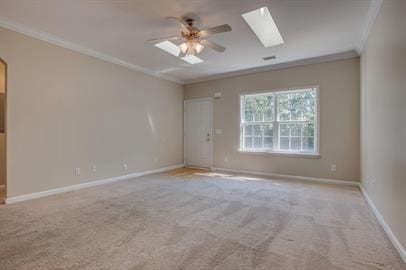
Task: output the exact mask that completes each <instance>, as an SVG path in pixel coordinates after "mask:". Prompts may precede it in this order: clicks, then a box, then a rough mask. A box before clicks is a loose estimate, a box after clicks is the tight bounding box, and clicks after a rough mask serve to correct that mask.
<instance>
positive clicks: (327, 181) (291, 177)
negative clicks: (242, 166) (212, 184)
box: [212, 168, 359, 186]
mask: <svg viewBox="0 0 406 270" xmlns="http://www.w3.org/2000/svg"><path fill="white" fill-rule="evenodd" d="M212 170H214V171H224V172H234V173H245V174H254V175H261V176H268V177H273V178H279V179H286V180H297V181H306V182H316V183H324V184H335V185H347V186H358V184H359V183H358V182H353V181H346V180H333V179H323V178H316V177H306V176H296V175H286V174H274V173H267V172H258V171H248V170H236V169H227V168H212Z"/></svg>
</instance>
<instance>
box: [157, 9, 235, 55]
mask: <svg viewBox="0 0 406 270" xmlns="http://www.w3.org/2000/svg"><path fill="white" fill-rule="evenodd" d="M168 19H171V20H175V21H176V22H178V23H179V24H180V25H181V27H182V30H181V35H180V36H176V37H165V38H157V39H151V40H149V42H153V43H156V42H158V41H169V40H183V43H181V44H180V45H179V46H178V47H179V49H180V52H181V55H179V57H181V58H182V57H183V58H184V57H188V56H195V55H196V54H199V53H201V52H202V51H203V49H204V48H206V47H208V48H211V49H212V50H215V51H217V52H220V53H221V52H224V51H225V48H224V47H223V46H221V45H219V44H217V43H214V42H212V41H210V40H208V39H207V37H208V36H211V35H214V34H220V33H224V32H229V31H231V26H229V25H228V24H223V25H219V26H215V27H210V28H206V29H203V30H200V29H199V28H197V27H195V26H194V23H195V20H194V19H191V18H187V19H186V20H184V19H180V18H177V17H169V18H168ZM157 47H159V46H157ZM159 48H161V47H159ZM161 49H162V48H161Z"/></svg>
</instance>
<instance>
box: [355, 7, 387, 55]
mask: <svg viewBox="0 0 406 270" xmlns="http://www.w3.org/2000/svg"><path fill="white" fill-rule="evenodd" d="M382 3H383V0H372V4H371V7H370V9H369V12H368V16H367V20H366V23H365V27H364V31H363V32H362V35H361V39H360V41H359V43H358V45H357V53H358V54H359V55H361V54H362V52H363V50H364V48H365V44H366V43H367V41H368V37H369V34H370V33H371V30H372V27H373V26H374V23H375V21H376V18H377V17H378V13H379V10H380V9H381V7H382Z"/></svg>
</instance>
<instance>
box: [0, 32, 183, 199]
mask: <svg viewBox="0 0 406 270" xmlns="http://www.w3.org/2000/svg"><path fill="white" fill-rule="evenodd" d="M0 40H1V41H2V42H0V54H1V55H0V57H1V58H2V59H4V60H5V61H6V62H7V64H8V89H7V93H8V106H7V109H8V113H7V117H8V119H7V120H8V121H7V122H8V133H7V135H8V145H7V159H8V167H7V179H8V180H7V191H8V197H13V196H17V195H23V194H27V193H33V192H39V191H44V190H49V189H53V188H59V187H65V186H70V185H75V184H80V183H84V182H87V181H92V180H98V179H105V178H109V177H115V176H119V175H124V174H130V173H135V172H140V171H147V170H152V169H157V168H162V167H166V166H172V165H176V164H181V163H183V137H182V136H183V132H182V131H183V88H182V85H179V84H176V83H173V82H169V81H166V80H162V79H159V78H156V77H152V76H150V75H146V74H144V73H140V72H138V71H135V70H131V69H128V68H126V67H123V66H119V65H115V64H112V63H109V62H105V61H103V60H100V59H96V58H93V57H90V56H86V55H83V54H80V53H77V52H74V51H71V50H68V49H65V48H62V47H58V46H55V45H52V44H50V43H47V42H43V41H40V40H37V39H34V38H31V37H28V36H25V35H22V34H19V33H16V32H13V31H9V30H6V29H4V28H0ZM123 164H127V165H128V169H127V170H124V166H123ZM93 165H96V166H97V167H96V172H92V166H93ZM75 168H80V169H81V171H80V175H79V176H76V175H75Z"/></svg>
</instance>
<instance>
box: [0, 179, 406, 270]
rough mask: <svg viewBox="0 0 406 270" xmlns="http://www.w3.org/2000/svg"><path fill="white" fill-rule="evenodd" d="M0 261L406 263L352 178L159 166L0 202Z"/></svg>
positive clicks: (76, 265) (227, 265)
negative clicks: (185, 173) (331, 180)
mask: <svg viewBox="0 0 406 270" xmlns="http://www.w3.org/2000/svg"><path fill="white" fill-rule="evenodd" d="M0 268H1V269H18V270H23V269H29V270H33V269H137V270H138V269H140V270H141V269H143V270H144V269H193V270H195V269H272V270H276V269H309V270H317V269H320V270H330V269H406V267H405V265H404V264H403V263H402V262H401V260H400V258H399V256H398V254H397V253H396V251H395V250H394V249H393V247H392V246H391V244H390V242H389V240H388V239H387V238H386V236H385V234H384V233H383V231H382V230H381V228H380V227H379V225H378V224H377V221H376V220H375V219H374V217H373V215H372V213H371V211H370V210H369V208H368V206H367V205H366V203H365V201H364V200H363V198H362V196H361V194H360V192H359V190H358V189H356V188H351V187H338V186H332V185H321V184H310V183H302V182H294V181H275V180H264V179H261V178H256V177H244V176H232V175H227V174H216V173H204V172H203V173H196V174H195V176H194V177H188V178H184V177H176V176H170V175H168V174H156V175H150V176H145V177H140V178H137V179H132V180H128V181H122V182H117V183H113V184H107V185H103V186H98V187H93V188H88V189H83V190H79V191H74V192H69V193H64V194H60V195H56V196H50V197H46V198H41V199H37V200H32V201H27V202H24V203H18V204H14V205H9V206H1V207H0Z"/></svg>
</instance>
